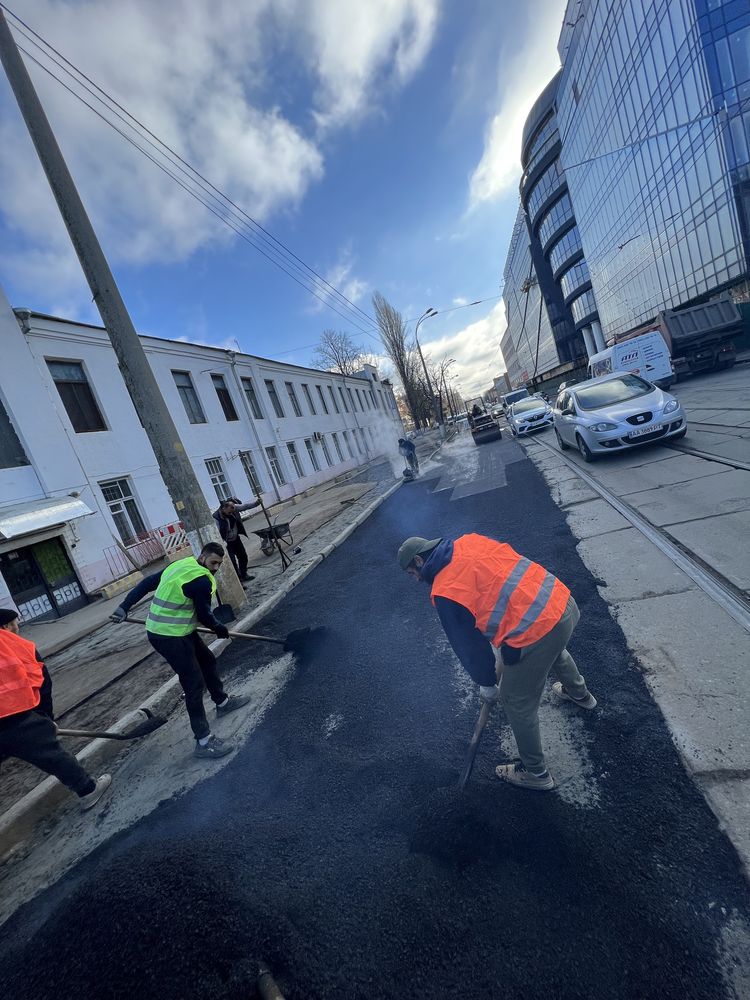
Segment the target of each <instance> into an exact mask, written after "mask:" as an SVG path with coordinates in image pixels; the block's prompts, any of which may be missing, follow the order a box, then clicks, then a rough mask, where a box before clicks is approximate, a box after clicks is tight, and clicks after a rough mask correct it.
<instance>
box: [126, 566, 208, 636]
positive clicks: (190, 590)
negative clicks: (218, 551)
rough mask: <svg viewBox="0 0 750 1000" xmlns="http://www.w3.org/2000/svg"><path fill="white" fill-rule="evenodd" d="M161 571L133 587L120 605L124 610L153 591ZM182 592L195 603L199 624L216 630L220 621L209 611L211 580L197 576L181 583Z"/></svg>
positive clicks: (159, 580)
mask: <svg viewBox="0 0 750 1000" xmlns="http://www.w3.org/2000/svg"><path fill="white" fill-rule="evenodd" d="M163 572H164V571H163V570H162V571H161V572H159V573H154V574H153V575H152V576H146V577H144V578H143V579H142V580H141V582H140V583H139V584H137V585H136V586H135V587H133V589H132V590H131V591H130V593H129V594H128V595H127V597H126V598H125V600H124V601H123V602H122V604H121V605H120V607H121V608H124V610H125V611H130V609H131V608H132V607H133V605H134V604H137V603H138V601H140V599H141V598H142V597H145V596H146V594H150V593H153V591H155V590H156V588H157V587H158V586H159V583H160V582H161V574H162V573H163ZM182 592H183V594H184V595H185V597H187V598H189V599H190V600H191V601H192V602H193V604H194V605H195V617H196V618H197V619H198V621H199V622H200V623H201V625H203V626H204V627H205V628H210V629H211V631H212V632H213V631H215V630H216V627H217V626H219V627H221V623H220V622H218V621H217V620H216V619H215V618H214V616H213V614H212V612H211V581H210V580H209V579H208V577H207V576H198V577H196V578H195V580H188V582H187V583H185V584H183V586H182ZM147 631H148V626H147Z"/></svg>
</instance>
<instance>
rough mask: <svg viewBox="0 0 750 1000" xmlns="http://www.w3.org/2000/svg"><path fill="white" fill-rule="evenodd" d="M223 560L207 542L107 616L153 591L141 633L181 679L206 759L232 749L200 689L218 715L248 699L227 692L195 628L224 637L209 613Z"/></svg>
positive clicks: (123, 612)
mask: <svg viewBox="0 0 750 1000" xmlns="http://www.w3.org/2000/svg"><path fill="white" fill-rule="evenodd" d="M223 559H224V548H223V546H222V545H219V543H218V542H208V543H207V544H206V545H204V546H203V548H202V549H201V553H200V555H199V556H198V558H197V559H195V558H194V557H193V556H188V557H187V559H178V560H177V562H174V563H172V565H171V566H167V568H166V569H164V570H162V572H161V573H154V574H153V575H152V576H147V577H145V579H143V580H141V582H140V583H139V584H138V585H137V586H136V587H134V588H133V589H132V590H131V591H130V593H129V594H128V595H127V597H126V598H125V600H124V601H123V602H122V604H121V605H120V606H119V608H117V609H116V610H115V611H114V613H113V614H112V615H111V616H110V617H111V619H112V621H115V622H122V621H125V619H126V618H127V616H128V611H130V609H131V608H132V607H133V605H134V604H137V602H138V601H140V600H141V598H142V597H145V596H146V594H150V593H151V592H152V591H156V593H155V594H154V596H153V599H152V601H151V607H150V608H149V611H148V615H147V617H146V635H147V636H148V641H149V642H150V643H151V645H152V646H153V647H154V649H155V650H156V652H157V653H160V654H161V655H162V656H163V657H164V659H165V660H166V661H167V663H168V664H169V665H170V667H171V668H172V669H173V670H174V672H175V673H176V674H177V676H178V677H179V679H180V684H181V685H182V689H183V691H184V692H185V707H186V708H187V710H188V715H189V716H190V725H191V726H192V729H193V733H194V735H195V740H196V743H195V755H196V757H206V758H210V759H216V758H218V757H225V756H226V755H227V754H228V753H231V751H232V750H233V749H234V747H233V746H232V744H231V743H228V742H226V741H225V740H221V739H219V737H218V736H214V735H213V733H212V732H211V726H210V725H209V722H208V719H207V718H206V710H205V708H204V707H203V691H204V687H205V688H208V693H209V695H210V696H211V699H212V701H213V702H214V704H215V705H216V714H217V715H227V714H228V713H229V712H234V711H235V710H236V709H238V708H242V706H243V705H246V704H247V703H248V701H249V700H250V699H249V698H243V697H238V696H237V695H227V693H226V692H225V691H224V687H223V685H222V683H221V680H220V679H219V674H218V672H217V670H216V657H215V656H214V654H213V653H212V652H211V650H210V649H209V648H208V646H206V644H205V643H204V642H203V640H202V639H201V637H200V636H199V635H198V633H197V631H196V628H197V626H198V624H200V625H203V626H204V627H205V628H209V629H211V631H212V632H214V633H215V634H216V635H217V636H219V638H220V639H227V638H229V631H228V629H227V628H226V626H225V625H222V624H221V622H219V621H217V620H216V618H214V616H213V614H212V613H211V601H212V600H213V597H214V595H215V594H216V582H215V580H214V577H215V576H216V573H217V572H218V569H219V567H220V566H221V563H222V561H223Z"/></svg>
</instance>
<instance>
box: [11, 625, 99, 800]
mask: <svg viewBox="0 0 750 1000" xmlns="http://www.w3.org/2000/svg"><path fill="white" fill-rule="evenodd" d="M43 667H44V664H43V663H42V662H41V660H40V659H39V657H38V655H37V651H36V647H35V646H34V643H33V642H31V641H30V640H29V639H24V638H23V636H21V635H19V634H18V614H17V613H16V612H15V611H12V610H8V609H5V608H3V609H0V760H2V758H4V757H18V759H19V760H25V761H26V762H27V763H29V764H33V765H34V766H35V767H38V768H39V769H40V770H42V771H46V773H47V774H52V775H54V777H56V778H57V779H58V780H59V781H61V782H62V783H63V784H64V785H67V787H68V788H69V789H70V790H71V791H72V792H75V793H76V795H77V796H78V798H79V800H80V802H81V808H82V809H91V807H92V806H95V805H96V803H97V802H98V801H99V799H100V798H101V797H102V795H104V793H105V792H106V791H107V789H108V788H109V786H110V784H111V783H112V778H111V776H110V775H109V774H103V775H101V777H99V778H98V779H97V780H96V781H95V780H94V779H93V778H92V777H91V775H90V774H88V773H87V772H86V771H85V770H84V769H83V768H82V767H81V765H80V764H79V763H78V761H77V760H76V758H75V757H74V756H73V754H72V753H68V751H67V750H65V749H64V748H63V747H62V746H60V743H59V741H58V739H57V726H56V725H55V724H54V722H53V721H52V719H51V718H50V716H49V715H48V714H45V711H44V709H43V707H42V705H41V702H42V698H41V694H40V691H41V689H42V686H43V684H44V681H45V677H44V673H43ZM49 710H50V711H51V699H50V707H49Z"/></svg>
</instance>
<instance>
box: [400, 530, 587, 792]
mask: <svg viewBox="0 0 750 1000" xmlns="http://www.w3.org/2000/svg"><path fill="white" fill-rule="evenodd" d="M398 562H399V565H400V566H401V568H402V569H404V570H406V571H407V572H408V573H409V574H410V575H411V576H413V577H415V578H416V579H417V580H421V581H422V582H423V583H427V584H429V585H430V586H431V599H432V603H433V605H434V606H435V609H436V611H437V613H438V617H439V618H440V622H441V624H442V626H443V628H444V629H445V633H446V635H447V637H448V641H449V642H450V644H451V646H452V647H453V651H454V652H455V654H456V656H457V657H458V658H459V660H460V661H461V663H462V665H463V667H464V669H465V670H466V671H467V672H468V673H469V675H470V676H471V677H472V679H473V680H474V681H476V683H477V684H479V693H480V697H481V698H482V700H483V701H486V702H489V703H490V704H494V703H495V702H497V701H498V700H500V701H501V702H502V705H503V707H504V708H505V713H506V716H507V718H508V722H509V723H510V727H511V729H512V730H513V736H514V737H515V740H516V744H517V745H518V753H519V756H520V758H521V763H520V764H499V765H498V766H497V767H496V768H495V773H496V774H497V776H498V778H500V779H501V780H503V781H508V782H510V783H511V784H512V785H515V786H516V787H518V788H530V789H535V790H537V791H551V790H552V789H553V788H554V787H555V782H554V779H553V778H552V775H551V774H550V773H549V771H548V770H547V765H546V763H545V760H544V752H543V750H542V740H541V736H540V733H539V716H538V711H539V703H540V702H541V699H542V694H543V692H544V686H545V683H546V681H547V676H548V674H549V673H550V671H551V670H553V671H554V672H555V673H556V674H557V676H558V677H559V680H558V681H557V682H556V683H555V684H553V685H552V691H553V693H554V694H555V696H556V698H557V699H558V700H559V701H567V702H570V703H571V704H573V705H576V706H578V707H579V708H584V709H593V708H596V699H595V698H594V696H593V695H592V694H590V693H589V691H588V688H587V687H586V682H585V681H584V679H583V677H582V676H581V675H580V673H579V672H578V667H577V666H576V664H575V660H574V659H573V657H572V656H571V655H570V653H569V652H568V650H567V648H566V647H567V645H568V641H569V639H570V636H571V634H572V632H573V629H574V628H575V627H576V625H577V623H578V619H579V618H580V612H579V610H578V606H577V605H576V602H575V601H574V600H573V597H572V596H571V593H570V591H569V590H568V588H567V587H566V586H565V584H564V583H562V582H561V581H560V580H558V579H557V578H556V577H555V576H553V575H552V574H551V573H548V572H547V570H546V569H545V568H544V567H543V566H540V565H539V564H538V563H534V562H531V560H529V559H526V558H524V557H523V556H521V555H519V554H518V552H516V551H515V550H514V549H513V548H511V546H510V545H507V544H505V543H504V542H498V541H495V540H494V539H493V538H487V537H485V536H484V535H473V534H472V535H462V536H461V537H460V538H456V539H455V540H454V541H452V540H450V539H447V538H445V539H444V538H433V539H432V540H429V539H427V538H419V537H413V538H407V539H406V541H405V542H404V543H403V544H402V545H401V547H400V549H399V550H398ZM498 678H499V682H498Z"/></svg>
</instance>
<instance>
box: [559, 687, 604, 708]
mask: <svg viewBox="0 0 750 1000" xmlns="http://www.w3.org/2000/svg"><path fill="white" fill-rule="evenodd" d="M552 693H553V694H554V695H555V696H556V697H557V698H559V699H560V701H570V702H572V703H573V704H574V705H577V706H578V707H579V708H588V709H592V708H596V698H595V697H594V696H593V694H591V692H590V691H587V692H586V697H585V698H574V697H573V695H572V694H568V692H567V691H566V690H565V688H564V687H563V686H562V681H555V683H554V684H553V685H552Z"/></svg>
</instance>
